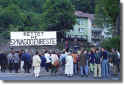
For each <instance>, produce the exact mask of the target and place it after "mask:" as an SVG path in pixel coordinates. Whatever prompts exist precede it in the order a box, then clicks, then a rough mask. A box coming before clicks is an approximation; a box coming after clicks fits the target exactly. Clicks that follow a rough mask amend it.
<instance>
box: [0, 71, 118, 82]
mask: <svg viewBox="0 0 125 85" xmlns="http://www.w3.org/2000/svg"><path fill="white" fill-rule="evenodd" d="M0 80H120V74H119V75H118V76H110V77H108V78H103V79H95V78H93V75H92V74H90V75H89V76H88V77H81V76H80V75H74V76H73V77H66V76H65V75H64V74H63V72H61V71H59V72H58V73H57V74H56V76H54V75H53V76H52V75H51V74H50V72H46V71H45V70H44V69H41V73H40V77H39V78H35V77H34V76H33V72H31V73H24V72H21V73H14V72H12V73H8V72H5V73H1V72H0Z"/></svg>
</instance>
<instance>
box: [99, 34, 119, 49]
mask: <svg viewBox="0 0 125 85" xmlns="http://www.w3.org/2000/svg"><path fill="white" fill-rule="evenodd" d="M101 46H102V47H104V48H106V49H108V50H110V49H112V48H116V49H119V50H120V36H117V37H113V38H111V39H105V40H104V41H103V42H102V43H101Z"/></svg>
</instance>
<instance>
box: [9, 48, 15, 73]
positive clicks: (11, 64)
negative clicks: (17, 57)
mask: <svg viewBox="0 0 125 85" xmlns="http://www.w3.org/2000/svg"><path fill="white" fill-rule="evenodd" d="M14 54H15V51H14V50H13V49H11V51H10V53H9V54H8V56H7V59H8V68H9V72H12V70H13V68H14Z"/></svg>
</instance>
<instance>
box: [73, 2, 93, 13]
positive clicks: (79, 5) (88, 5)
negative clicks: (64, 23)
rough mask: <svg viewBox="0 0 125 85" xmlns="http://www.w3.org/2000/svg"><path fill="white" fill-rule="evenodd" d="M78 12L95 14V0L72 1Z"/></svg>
mask: <svg viewBox="0 0 125 85" xmlns="http://www.w3.org/2000/svg"><path fill="white" fill-rule="evenodd" d="M71 1H72V3H73V5H75V8H76V10H80V11H83V12H86V13H94V8H95V0H71Z"/></svg>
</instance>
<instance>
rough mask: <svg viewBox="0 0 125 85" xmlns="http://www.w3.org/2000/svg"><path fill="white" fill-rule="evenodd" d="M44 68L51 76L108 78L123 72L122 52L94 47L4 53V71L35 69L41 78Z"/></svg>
mask: <svg viewBox="0 0 125 85" xmlns="http://www.w3.org/2000/svg"><path fill="white" fill-rule="evenodd" d="M41 68H45V70H46V71H47V72H51V75H53V76H54V75H56V73H57V72H58V71H59V70H58V69H59V68H60V69H62V72H63V74H64V75H66V76H67V77H72V76H74V75H80V76H81V77H88V76H89V75H90V74H92V75H93V77H94V78H107V77H109V76H110V75H112V74H118V73H120V52H119V51H118V50H117V49H111V50H110V51H108V50H106V49H105V48H95V47H93V48H91V50H87V49H83V48H82V49H79V50H71V49H69V48H67V49H64V50H63V51H60V52H56V51H55V50H51V51H50V50H45V51H44V52H43V51H42V52H41V51H39V50H38V51H35V53H34V54H33V53H30V52H29V51H28V50H25V51H24V50H18V51H16V50H14V49H11V51H10V52H9V53H4V52H2V51H1V52H0V69H1V72H10V73H11V72H16V73H19V72H25V73H30V72H31V69H33V73H34V76H35V77H39V75H40V71H41Z"/></svg>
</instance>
